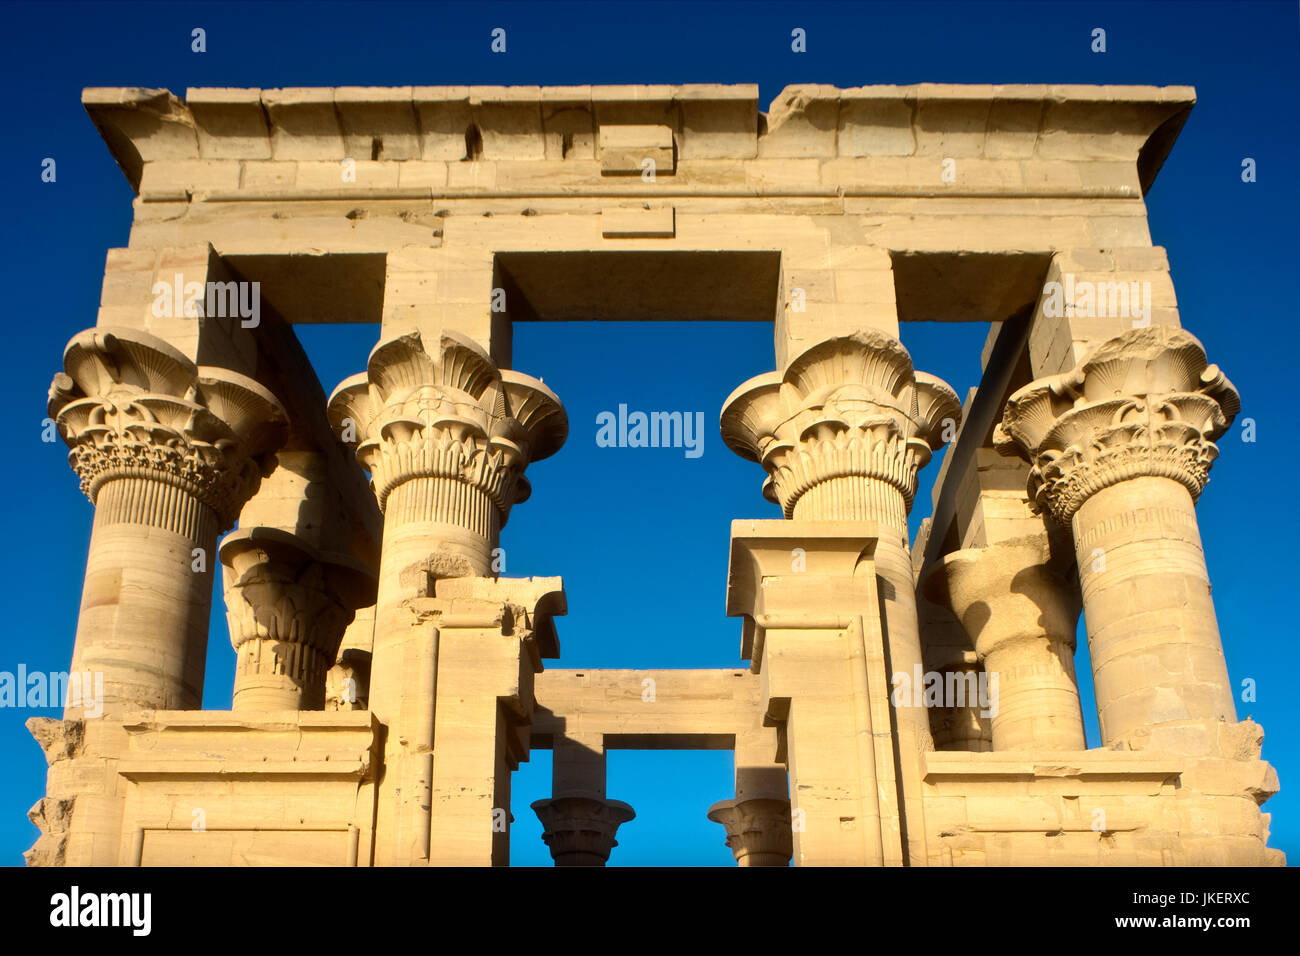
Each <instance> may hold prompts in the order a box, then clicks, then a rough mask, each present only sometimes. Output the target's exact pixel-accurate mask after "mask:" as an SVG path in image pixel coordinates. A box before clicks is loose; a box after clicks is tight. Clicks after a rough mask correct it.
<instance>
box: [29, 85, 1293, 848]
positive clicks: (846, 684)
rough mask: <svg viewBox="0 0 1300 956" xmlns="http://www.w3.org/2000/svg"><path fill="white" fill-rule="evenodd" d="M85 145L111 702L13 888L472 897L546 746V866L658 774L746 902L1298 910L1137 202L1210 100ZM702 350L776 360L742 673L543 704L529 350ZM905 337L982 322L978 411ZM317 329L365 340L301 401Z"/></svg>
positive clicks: (1180, 354)
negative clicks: (102, 240) (876, 874)
mask: <svg viewBox="0 0 1300 956" xmlns="http://www.w3.org/2000/svg"><path fill="white" fill-rule="evenodd" d="M83 100H84V105H85V108H86V110H87V112H88V113H89V115H90V118H91V120H92V121H93V122H94V123H95V125H96V126H97V128H98V129H99V131H100V132H101V134H102V135H103V139H104V142H105V143H106V144H107V146H108V149H109V151H110V152H111V153H112V156H113V158H114V159H115V160H116V161H117V163H118V165H119V166H120V167H121V169H122V172H123V173H124V174H125V175H126V177H127V179H128V180H129V182H130V184H131V186H132V188H133V189H134V190H135V192H136V194H137V198H136V200H135V217H134V223H133V225H132V228H131V234H130V240H129V243H128V245H127V247H126V248H123V249H112V250H109V251H108V257H107V264H106V268H105V274H104V283H103V298H102V302H101V308H100V310H99V314H98V317H97V318H95V320H94V321H93V322H92V321H90V317H87V323H86V324H87V325H88V326H90V327H89V328H87V329H86V330H85V331H84V332H81V333H79V334H78V335H76V336H75V337H73V339H72V341H71V342H70V343H69V344H68V346H67V349H66V351H65V352H64V355H63V360H62V370H61V371H57V367H56V369H55V370H56V371H57V374H55V376H54V382H53V385H52V387H51V389H50V395H49V411H48V414H49V416H50V418H51V419H53V420H54V421H55V422H57V425H58V429H59V431H60V434H61V435H62V437H63V438H64V440H65V441H66V442H67V444H68V446H69V447H70V449H71V451H70V454H69V462H70V464H71V465H72V469H73V470H74V471H75V472H76V474H77V476H78V477H79V478H80V482H81V490H82V492H84V494H85V495H86V496H88V497H89V499H90V501H91V502H93V503H94V506H95V511H94V515H95V516H94V529H93V534H92V537H91V543H90V553H89V557H88V559H87V564H86V574H85V583H84V589H83V598H82V605H81V614H80V619H79V623H78V626H77V633H76V643H75V651H74V654H73V660H72V663H71V672H72V673H74V674H76V673H82V672H85V673H88V674H94V675H102V679H103V688H104V690H103V695H102V700H101V701H99V702H98V705H97V706H96V707H95V708H94V712H93V713H92V712H90V710H89V709H88V708H86V707H84V706H82V704H83V703H84V701H83V700H81V699H79V698H78V697H77V695H76V694H74V693H72V692H71V690H70V691H69V695H68V700H67V703H68V706H67V709H66V711H65V713H64V717H63V719H62V720H50V719H33V720H32V721H30V722H29V726H30V727H31V730H32V732H33V734H34V735H35V737H36V738H37V740H38V741H39V742H40V744H41V746H42V747H43V748H44V750H45V754H46V756H47V758H48V761H49V765H50V769H49V776H48V786H47V795H46V796H45V797H44V798H43V799H42V800H41V801H40V802H39V803H38V804H37V805H36V806H35V807H34V808H33V810H32V812H31V817H32V819H33V821H35V823H36V824H37V826H38V827H39V828H40V830H41V836H40V838H39V839H38V841H37V843H36V845H35V846H34V847H33V848H32V849H31V850H30V851H29V852H28V854H27V859H28V862H29V863H30V864H33V865H83V864H94V865H123V866H139V865H158V864H201V865H202V864H218V865H227V864H236V865H242V864H254V865H257V864H322V865H334V866H401V865H447V864H484V865H486V864H504V863H507V862H508V859H509V855H508V851H509V839H510V822H511V819H510V810H509V808H510V783H511V773H512V771H513V770H515V769H516V768H517V767H518V765H519V763H520V761H524V760H527V759H528V758H529V755H530V753H531V751H532V750H536V749H550V750H553V751H554V789H553V794H552V796H551V797H550V798H549V799H546V800H541V801H538V802H537V803H535V804H533V810H534V811H535V812H536V813H537V815H538V816H539V818H540V819H541V821H542V824H543V826H544V828H545V840H546V843H547V845H548V846H549V848H550V851H551V853H552V855H553V857H554V859H555V862H556V863H557V864H558V865H586V866H599V865H603V864H604V863H605V862H606V861H607V860H608V859H609V858H610V854H611V851H613V852H614V853H617V850H616V846H617V834H618V830H619V827H620V826H621V825H623V824H624V823H626V822H627V821H629V820H631V819H632V818H633V817H634V815H635V810H634V808H632V807H630V806H628V805H627V804H626V803H622V802H620V801H618V800H616V799H612V798H611V795H610V794H607V793H606V786H605V762H606V755H607V753H608V751H610V750H613V749H654V748H673V749H692V748H697V749H714V750H730V751H733V752H734V754H735V788H734V791H733V792H730V793H719V794H718V795H717V796H718V803H717V804H715V805H714V806H713V807H712V808H711V809H710V810H709V811H708V815H709V818H710V819H712V820H714V821H716V822H717V823H718V824H719V828H718V831H717V834H718V839H719V840H724V839H725V840H726V842H727V845H728V846H729V847H730V848H731V849H732V850H733V851H734V853H735V857H736V860H737V862H738V863H739V864H740V865H742V866H784V865H787V864H789V863H791V862H793V863H795V864H798V865H820V864H847V865H890V866H897V865H912V866H972V865H1007V864H1066V865H1107V864H1109V865H1133V864H1139V865H1171V864H1172V865H1177V864H1277V863H1280V862H1281V854H1280V853H1279V852H1278V851H1276V850H1271V849H1269V848H1268V846H1267V838H1268V815H1267V814H1264V813H1262V812H1261V811H1260V806H1261V804H1263V803H1264V801H1266V800H1267V799H1268V798H1269V796H1271V795H1272V794H1273V793H1275V792H1276V791H1277V788H1278V784H1277V779H1276V776H1275V774H1274V772H1273V770H1272V768H1271V767H1270V766H1269V765H1268V764H1267V763H1265V762H1263V761H1262V760H1261V759H1260V747H1261V741H1262V737H1263V732H1262V730H1261V729H1260V728H1259V727H1258V726H1257V725H1255V724H1254V723H1252V722H1251V721H1249V720H1245V721H1239V720H1238V717H1237V713H1236V711H1235V709H1234V693H1233V688H1232V686H1231V685H1230V683H1229V679H1228V672H1227V667H1226V664H1225V661H1224V655H1223V649H1222V646H1221V644H1220V638H1219V631H1218V625H1217V623H1216V619H1215V609H1214V605H1213V603H1212V601H1211V598H1210V587H1209V580H1208V576H1207V572H1206V564H1205V560H1204V557H1203V554H1202V548H1201V538H1200V534H1199V532H1198V518H1197V510H1196V502H1197V500H1198V498H1199V497H1200V495H1201V493H1202V491H1203V489H1204V488H1205V486H1206V483H1207V481H1208V479H1209V472H1210V468H1211V465H1212V464H1213V462H1214V459H1215V458H1216V457H1217V455H1218V453H1219V446H1220V445H1226V437H1225V436H1229V437H1230V435H1231V433H1230V429H1231V427H1232V423H1233V419H1234V416H1236V415H1237V413H1238V411H1239V408H1240V404H1239V398H1238V394H1237V391H1236V390H1235V389H1234V387H1233V385H1232V384H1231V382H1230V381H1229V380H1228V378H1227V377H1226V376H1225V374H1224V372H1223V371H1221V370H1220V369H1219V368H1218V367H1217V366H1216V365H1214V364H1213V363H1212V362H1211V360H1210V359H1211V357H1210V356H1207V355H1206V354H1205V351H1204V350H1203V348H1202V346H1201V344H1200V343H1199V342H1198V340H1197V339H1196V338H1195V337H1194V336H1193V335H1192V334H1190V333H1189V332H1187V331H1184V330H1183V328H1182V327H1181V324H1180V322H1179V313H1178V307H1177V303H1176V300H1175V297H1174V289H1173V285H1172V283H1171V280H1170V270H1169V262H1168V260H1167V257H1166V255H1165V252H1164V250H1163V249H1162V248H1160V247H1159V246H1154V245H1153V244H1152V238H1151V235H1150V232H1149V230H1148V223H1147V215H1146V206H1145V203H1144V199H1143V197H1144V195H1145V193H1146V192H1147V190H1148V189H1149V188H1150V186H1151V184H1152V181H1153V180H1154V179H1155V177H1156V174H1157V172H1158V171H1159V169H1160V167H1161V164H1162V162H1163V161H1164V159H1165V157H1166V155H1167V154H1168V153H1169V151H1170V149H1171V147H1172V146H1173V143H1174V139H1175V138H1176V136H1177V134H1178V132H1179V129H1180V128H1181V126H1182V124H1183V122H1184V120H1185V118H1186V117H1187V115H1188V112H1189V111H1190V110H1191V108H1192V106H1193V103H1194V93H1193V91H1192V90H1191V89H1189V88H1186V87H1166V88H1156V87H1125V86H1106V87H1092V86H940V85H921V86H911V87H895V86H868V87H861V88H856V89H843V90H841V89H836V88H833V87H827V86H798V87H790V88H788V89H786V90H785V91H784V92H783V93H782V94H781V95H780V96H779V97H778V98H777V100H776V101H775V102H774V103H773V104H772V105H771V107H770V108H769V109H768V111H767V112H765V113H764V112H761V111H760V109H759V103H758V88H757V87H756V86H711V85H698V86H635V87H632V86H627V87H621V86H620V87H585V86H583V87H556V88H537V87H402V88H396V89H362V88H338V89H281V90H256V89H191V90H188V91H187V92H186V95H185V98H184V99H181V98H179V97H177V96H175V95H173V94H171V93H169V92H167V91H165V90H144V89H88V90H86V91H85V93H84V96H83ZM1189 201H1190V200H1189ZM687 318H693V319H729V320H747V321H760V322H769V323H771V326H772V331H773V354H772V360H771V363H770V365H769V366H768V367H766V368H755V369H754V370H753V372H754V377H753V378H751V379H749V380H748V381H746V382H743V383H740V382H738V383H736V385H737V388H736V389H735V391H734V392H733V393H732V395H731V396H730V398H728V399H727V401H726V402H725V404H724V405H723V407H722V408H721V409H719V410H718V411H719V413H720V428H721V436H722V439H723V441H724V442H725V443H726V445H727V446H728V447H729V448H730V449H731V450H732V451H734V452H735V453H736V454H738V455H740V456H742V457H743V458H745V459H748V460H750V461H752V462H753V463H754V469H753V474H754V479H755V487H754V489H753V490H754V491H755V492H757V491H758V490H759V488H758V485H759V483H760V482H761V491H762V494H763V495H764V496H765V497H767V498H768V499H769V500H771V501H772V502H775V503H776V504H778V505H779V506H780V508H781V510H782V513H783V515H784V517H783V518H781V519H775V520H751V519H747V518H746V517H745V515H744V514H737V515H732V516H730V517H731V518H734V519H735V520H734V521H733V523H732V526H731V541H730V545H729V548H730V552H729V553H730V570H729V575H728V579H727V581H726V582H725V584H726V606H725V609H724V608H722V607H719V608H718V613H719V614H720V615H721V614H722V613H724V611H725V614H727V615H730V616H733V617H735V618H737V619H738V621H737V630H738V632H739V637H740V654H739V656H738V658H737V664H736V667H735V669H728V670H661V671H635V670H581V671H578V670H565V669H563V668H562V667H557V666H556V664H557V663H559V662H560V661H562V659H561V658H560V656H559V641H558V637H557V630H556V619H557V618H558V617H560V616H561V615H563V614H564V613H565V611H566V598H565V592H564V586H563V583H562V579H561V577H560V576H559V575H561V574H563V572H564V570H565V569H564V568H562V567H539V568H529V569H527V570H528V571H529V572H532V573H535V574H536V575H537V576H531V577H507V576H505V575H504V574H502V573H499V571H498V567H497V564H496V562H495V555H496V554H497V549H498V548H499V547H500V546H501V541H502V534H503V528H504V527H505V526H506V523H507V521H508V519H509V517H510V514H511V511H512V509H514V508H516V507H521V508H526V507H528V505H527V503H526V501H527V498H528V497H529V491H530V486H529V480H530V478H529V474H528V472H529V466H530V465H532V464H533V463H534V462H537V461H540V460H542V459H545V458H546V457H548V456H551V455H563V454H564V443H565V439H566V437H567V435H568V432H569V422H568V420H567V417H566V414H565V410H564V406H563V404H562V400H561V397H560V396H557V395H556V394H554V393H553V392H552V391H551V389H550V388H548V387H547V386H546V385H545V384H543V381H542V379H543V378H545V376H546V374H547V369H545V368H529V369H527V370H526V371H516V370H515V369H514V368H513V363H512V360H511V329H512V324H513V323H514V322H524V321H535V320H560V319H596V320H599V319H646V320H651V319H687ZM909 321H945V322H964V321H967V322H968V321H978V322H988V323H991V326H990V328H991V330H992V331H991V334H990V335H989V338H988V341H987V344H986V346H985V348H984V353H983V356H982V366H983V370H984V371H983V378H982V381H981V382H980V384H979V386H978V387H977V388H974V389H972V390H971V391H970V393H969V394H967V395H958V394H956V393H955V392H954V391H953V389H952V388H950V387H949V386H948V385H946V384H945V383H944V382H942V381H940V380H939V379H938V378H936V377H935V376H933V375H930V374H927V373H926V372H925V371H924V370H922V369H916V368H914V367H913V364H912V360H911V357H910V356H909V354H908V352H907V350H906V349H905V348H904V347H903V345H902V344H901V343H900V340H899V327H900V323H904V322H909ZM306 322H371V323H381V324H382V334H381V338H380V341H379V343H378V345H376V347H375V348H374V350H373V351H372V352H370V354H369V355H368V356H366V355H357V356H356V368H357V369H358V370H359V371H358V373H357V374H356V375H354V376H352V377H351V378H348V379H347V380H345V381H343V382H342V383H336V382H332V381H330V382H325V383H320V382H318V380H317V377H316V375H315V373H314V372H313V369H312V367H311V364H310V362H309V361H308V360H307V358H306V356H305V354H304V352H303V350H302V348H301V347H300V345H299V343H298V340H297V338H296V337H295V335H294V333H293V330H292V328H291V326H293V325H294V324H295V323H306ZM50 362H51V364H52V365H55V363H56V362H57V356H51V357H50ZM535 376H536V377H535ZM585 427H587V426H586V424H585V423H584V428H585ZM1216 443H1217V444H1216ZM944 448H946V453H945V454H944V456H943V463H942V468H941V470H940V473H939V475H938V478H937V481H936V482H935V486H934V493H933V502H932V503H924V504H923V508H924V509H925V510H931V509H932V514H931V517H930V518H929V519H927V520H926V521H925V522H924V524H923V525H922V529H921V531H920V533H919V535H918V536H917V537H916V539H915V540H910V536H909V533H908V514H909V512H910V511H911V509H912V508H914V507H916V505H917V502H916V501H915V498H916V492H917V476H918V472H919V471H920V469H922V468H924V467H925V466H926V464H927V462H928V461H929V460H930V459H931V456H932V455H933V454H934V453H935V452H937V451H939V450H940V449H944ZM533 477H534V479H535V480H539V481H540V480H544V475H540V476H539V475H537V474H536V473H535V474H534V476H533ZM72 493H73V492H72V488H71V481H70V482H69V489H68V494H69V496H71V495H72ZM68 500H69V504H71V502H72V499H71V497H69V499H68ZM575 507H580V506H578V505H575ZM1213 507H1214V501H1213V495H1212V494H1211V495H1210V496H1208V498H1207V501H1206V503H1205V504H1204V505H1202V512H1204V510H1205V509H1206V508H1209V509H1213ZM235 527H237V528H238V530H234V531H232V530H231V529H232V528H235ZM717 547H718V548H723V547H724V543H723V542H721V541H719V542H717ZM512 570H513V569H512ZM218 572H219V574H218ZM218 577H219V580H220V583H221V586H222V598H223V599H224V601H225V608H226V614H227V617H228V620H229V623H230V635H231V639H232V641H233V643H234V646H235V650H236V665H235V667H236V672H235V675H234V697H233V702H232V707H231V709H230V710H220V711H213V710H204V709H202V707H201V703H202V699H203V687H204V662H205V658H206V649H207V641H208V619H209V613H210V609H211V601H212V592H213V587H214V585H215V584H216V583H217V579H218ZM723 583H724V582H722V581H719V582H717V584H718V586H719V587H721V586H722V585H723ZM1080 613H1082V615H1083V620H1084V622H1085V629H1086V633H1087V641H1088V648H1089V651H1090V666H1091V669H1092V687H1093V688H1094V689H1095V707H1096V710H1097V714H1098V717H1099V722H1100V732H1101V740H1100V745H1099V746H1094V747H1091V748H1089V747H1088V746H1087V743H1086V741H1085V734H1084V722H1083V719H1082V714H1083V710H1084V708H1085V707H1092V706H1094V704H1093V701H1092V700H1091V699H1088V695H1086V694H1085V695H1084V698H1083V699H1082V700H1081V697H1080V692H1079V685H1078V681H1077V676H1078V675H1077V672H1076V668H1075V663H1074V659H1075V650H1076V646H1075V644H1076V641H1075V634H1076V629H1077V627H1078V622H1079V620H1080ZM647 680H652V681H653V682H654V687H655V694H654V700H653V703H646V702H645V700H644V699H643V687H644V686H645V682H646V681H647ZM612 796H617V794H613V795H612Z"/></svg>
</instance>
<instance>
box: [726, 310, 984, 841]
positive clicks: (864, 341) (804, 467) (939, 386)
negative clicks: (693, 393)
mask: <svg viewBox="0 0 1300 956" xmlns="http://www.w3.org/2000/svg"><path fill="white" fill-rule="evenodd" d="M960 415H961V406H960V403H959V402H958V401H957V396H956V395H955V394H954V393H953V391H952V389H951V388H949V387H948V386H947V385H946V384H944V383H943V382H942V381H940V380H939V379H937V378H935V377H934V376H931V375H926V374H925V373H918V372H914V370H913V368H912V360H911V356H910V355H908V353H907V350H906V349H905V348H904V347H903V345H902V343H900V342H899V341H898V340H897V339H895V338H894V337H893V336H891V335H888V334H887V333H885V332H881V331H878V330H874V329H866V330H863V331H859V332H855V333H853V334H852V335H847V336H841V337H837V338H832V339H828V340H826V341H824V342H821V343H819V344H817V345H814V346H812V347H811V348H809V349H807V350H806V351H804V352H802V353H800V354H799V355H797V356H795V357H794V358H793V359H792V360H791V361H790V363H789V364H788V365H787V366H786V368H785V371H784V373H782V374H778V373H776V372H769V373H767V374H765V375H760V376H757V377H756V378H753V379H750V380H749V381H748V382H746V383H745V384H744V385H742V386H741V387H740V388H738V389H737V390H736V391H735V392H733V393H732V395H731V397H730V398H729V399H728V400H727V402H726V404H725V405H724V407H723V410H722V422H721V427H722V436H723V441H725V442H726V443H727V446H728V447H729V448H731V449H732V451H734V452H736V453H737V454H738V455H740V456H741V457H743V458H747V459H749V460H751V461H755V462H758V463H760V464H761V465H762V466H763V468H764V470H765V471H766V472H767V473H768V478H767V480H766V482H765V483H764V485H763V494H764V497H766V498H767V499H768V500H769V501H772V502H774V503H777V504H779V505H780V506H781V509H782V511H783V512H784V513H785V516H786V518H791V519H800V520H804V521H834V522H844V521H871V522H875V523H876V525H877V526H878V528H879V532H880V536H879V540H878V542H877V544H876V546H875V557H874V560H875V563H876V572H877V575H878V577H879V590H880V595H881V605H882V610H881V615H882V618H883V620H882V624H883V627H884V631H885V642H886V647H885V654H886V658H887V666H888V668H889V670H890V671H891V672H892V673H899V672H903V673H907V674H911V673H913V671H914V668H915V667H918V666H921V662H922V659H921V642H920V629H919V627H918V624H917V611H916V592H915V586H914V578H913V570H912V560H911V555H910V549H909V545H908V530H907V514H908V511H909V510H910V509H911V506H912V499H913V497H914V495H915V494H916V481H917V472H918V471H919V470H920V469H921V468H922V467H924V465H925V464H926V463H927V462H928V461H929V460H930V456H931V452H932V451H933V450H934V449H937V448H939V447H941V446H942V444H943V440H944V437H945V433H947V437H951V435H952V434H955V433H956V425H957V422H958V420H959V419H960ZM945 422H948V423H950V424H951V428H950V429H945ZM872 613H873V614H874V613H875V611H874V609H873V610H872ZM895 716H896V719H897V722H898V732H899V737H900V749H901V751H902V752H903V753H905V754H906V756H905V757H904V759H903V763H904V766H903V767H902V768H901V772H902V774H903V778H904V789H905V799H906V801H907V804H908V813H909V814H911V815H912V816H913V817H914V818H915V819H917V820H919V819H920V814H921V794H920V768H919V763H918V761H919V756H918V755H919V754H921V753H923V752H925V751H928V750H932V749H933V747H934V744H933V741H932V739H931V736H930V726H929V717H928V715H927V714H926V712H925V710H924V709H923V708H917V707H901V708H898V710H897V711H896V715H895ZM918 841H919V836H918V835H913V837H911V838H909V844H910V845H911V848H910V856H911V858H912V859H913V860H914V861H917V862H919V861H920V860H921V859H923V857H924V851H923V848H922V846H921V844H920V843H919V842H918Z"/></svg>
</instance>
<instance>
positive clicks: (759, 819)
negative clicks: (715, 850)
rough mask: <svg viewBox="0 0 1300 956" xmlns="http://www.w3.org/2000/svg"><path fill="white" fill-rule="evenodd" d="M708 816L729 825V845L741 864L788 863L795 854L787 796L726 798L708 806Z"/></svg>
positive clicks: (779, 864) (727, 827) (727, 826)
mask: <svg viewBox="0 0 1300 956" xmlns="http://www.w3.org/2000/svg"><path fill="white" fill-rule="evenodd" d="M709 819H710V820H712V821H713V822H714V823H720V824H722V826H724V827H725V828H726V830H727V846H728V847H730V848H731V852H732V854H733V855H734V856H735V857H736V863H737V864H739V865H740V866H787V865H788V864H789V863H790V858H791V857H792V856H793V855H794V832H793V830H792V829H791V823H790V800H789V798H788V797H784V796H777V795H772V796H757V797H748V798H745V799H737V800H723V801H721V802H720V803H715V804H714V805H713V806H711V807H709Z"/></svg>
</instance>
